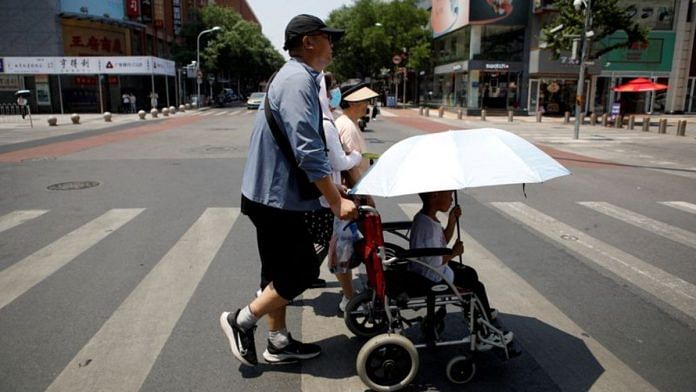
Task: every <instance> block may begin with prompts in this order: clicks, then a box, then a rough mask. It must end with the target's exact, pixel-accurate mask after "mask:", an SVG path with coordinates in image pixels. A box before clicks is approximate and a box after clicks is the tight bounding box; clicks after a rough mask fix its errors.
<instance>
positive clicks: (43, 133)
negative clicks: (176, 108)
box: [0, 108, 206, 146]
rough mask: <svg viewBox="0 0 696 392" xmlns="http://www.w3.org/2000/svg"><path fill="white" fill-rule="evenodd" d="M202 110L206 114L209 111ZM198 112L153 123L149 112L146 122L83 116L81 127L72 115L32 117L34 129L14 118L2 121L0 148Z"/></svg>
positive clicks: (135, 118) (132, 117)
mask: <svg viewBox="0 0 696 392" xmlns="http://www.w3.org/2000/svg"><path fill="white" fill-rule="evenodd" d="M201 110H206V109H205V108H203V109H201ZM195 112H196V110H188V111H186V112H184V113H181V112H177V113H176V114H174V115H169V116H168V117H165V116H163V115H162V113H160V114H159V116H158V117H157V118H156V119H153V118H152V116H151V115H150V113H149V112H148V113H147V115H146V117H145V120H141V119H140V118H139V117H138V115H137V114H136V113H133V114H120V113H119V114H116V113H114V114H112V117H111V122H106V121H104V116H103V115H102V114H97V113H80V123H79V124H73V123H72V120H70V116H71V115H72V113H71V114H32V122H33V125H34V127H33V128H32V127H30V124H29V117H26V118H25V119H24V120H22V118H21V117H20V116H12V117H11V118H6V119H0V146H2V145H7V144H15V143H22V142H28V141H32V140H39V139H45V138H49V137H55V136H63V135H70V134H74V133H80V132H85V131H94V130H99V129H105V128H111V127H117V126H123V125H127V124H132V123H143V124H146V123H148V122H152V121H162V120H166V119H171V118H176V117H181V116H188V115H191V114H192V113H195ZM50 116H56V117H57V118H58V125H57V126H54V127H52V126H49V125H48V122H47V120H48V117H50Z"/></svg>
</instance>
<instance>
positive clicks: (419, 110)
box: [418, 106, 423, 116]
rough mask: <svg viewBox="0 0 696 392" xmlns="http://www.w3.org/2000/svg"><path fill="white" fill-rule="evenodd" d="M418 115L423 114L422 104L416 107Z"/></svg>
mask: <svg viewBox="0 0 696 392" xmlns="http://www.w3.org/2000/svg"><path fill="white" fill-rule="evenodd" d="M418 115H419V116H422V115H423V106H421V107H419V108H418Z"/></svg>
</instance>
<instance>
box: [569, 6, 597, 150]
mask: <svg viewBox="0 0 696 392" xmlns="http://www.w3.org/2000/svg"><path fill="white" fill-rule="evenodd" d="M583 4H584V5H585V25H584V26H583V28H582V37H580V39H581V42H582V52H581V54H580V74H579V75H578V90H577V93H576V97H575V128H574V132H573V139H578V138H579V137H580V123H581V122H582V120H583V119H584V117H585V107H584V106H585V60H586V59H587V54H588V51H589V46H590V45H589V40H588V33H589V32H591V31H592V0H573V5H574V6H575V9H576V10H578V11H579V10H580V8H581V7H582V5H583Z"/></svg>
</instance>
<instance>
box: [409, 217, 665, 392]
mask: <svg viewBox="0 0 696 392" xmlns="http://www.w3.org/2000/svg"><path fill="white" fill-rule="evenodd" d="M399 206H400V207H401V209H402V210H403V211H404V212H405V213H406V215H407V216H409V217H413V216H414V215H415V214H416V213H417V212H418V210H419V209H420V208H421V205H420V204H400V205H399ZM460 233H461V239H462V242H463V243H464V249H466V250H465V252H464V255H463V257H464V264H466V265H471V266H472V267H474V268H475V269H476V270H477V272H478V275H479V277H480V278H481V280H482V281H483V282H484V284H485V285H486V292H487V294H488V296H489V299H490V301H491V304H492V305H493V306H494V307H495V308H497V309H498V310H499V311H500V312H501V314H505V313H508V314H518V315H521V316H524V317H529V318H536V319H537V320H539V321H540V322H542V323H545V324H547V325H549V326H551V327H553V328H555V329H558V330H560V331H563V332H565V333H566V334H568V335H571V336H573V337H575V338H576V339H578V340H580V341H582V342H583V343H584V346H583V345H579V346H574V347H577V348H575V349H576V350H577V356H576V355H574V353H571V352H566V351H561V350H558V348H557V347H556V345H555V344H554V342H553V341H544V339H548V337H540V338H541V340H539V341H536V342H534V343H533V344H525V345H524V349H525V351H527V352H528V353H530V354H532V356H533V357H534V359H535V360H536V361H537V362H538V363H539V364H540V365H541V366H542V367H543V368H544V371H545V372H546V373H547V374H548V375H549V376H550V377H551V378H552V379H553V380H554V381H555V382H556V383H557V384H558V385H559V386H560V389H562V390H565V389H573V388H574V387H576V385H574V384H573V383H574V380H577V379H578V377H580V376H581V374H582V373H583V372H584V371H585V370H584V367H583V366H584V365H583V364H578V365H577V366H573V365H574V364H572V363H568V361H567V358H583V357H586V356H587V354H586V352H585V348H587V349H589V350H590V352H591V353H592V356H593V360H596V361H597V362H598V363H599V365H600V366H601V368H602V369H603V371H602V374H601V375H600V376H599V378H598V379H597V380H595V382H594V384H593V385H592V388H591V390H593V391H612V392H613V391H655V390H656V388H655V387H653V386H652V385H650V383H648V382H647V381H646V380H645V379H643V378H642V377H641V376H640V375H639V374H637V373H635V372H634V371H633V370H631V368H630V367H628V366H627V365H626V364H624V363H623V362H622V361H621V360H620V359H619V358H617V357H616V356H615V355H614V354H612V353H611V352H610V351H609V350H608V349H607V348H605V347H604V346H602V344H601V343H599V342H598V341H597V340H595V339H594V338H592V337H591V336H588V335H587V333H585V331H583V329H582V328H581V327H580V326H579V325H577V324H576V323H575V322H573V320H571V319H570V318H569V317H568V316H566V315H565V313H563V312H562V311H561V310H560V309H558V308H557V307H556V306H555V305H554V304H553V303H552V302H550V301H549V300H547V299H546V297H544V296H543V295H542V294H541V293H539V292H538V291H537V290H536V289H535V288H534V287H532V286H531V285H530V284H529V283H527V282H526V281H525V280H524V279H522V278H521V277H520V276H519V275H517V274H516V273H514V272H513V271H512V270H511V269H510V268H509V267H508V266H507V265H505V263H503V262H502V261H501V260H500V259H498V258H497V257H496V256H495V255H493V254H492V253H491V252H489V251H488V250H487V249H486V248H484V247H483V246H482V245H481V244H480V243H478V242H477V241H476V240H475V239H473V238H472V237H471V236H470V235H469V234H467V233H466V232H464V231H462V230H460ZM503 317H504V316H503ZM513 332H514V333H515V336H516V337H520V339H524V338H526V339H527V340H532V339H536V338H537V337H539V336H538V335H535V332H536V331H513ZM563 339H564V338H563ZM559 343H561V342H559ZM566 349H568V350H570V349H573V348H572V347H570V346H569V345H565V346H564V350H566ZM560 364H562V365H560Z"/></svg>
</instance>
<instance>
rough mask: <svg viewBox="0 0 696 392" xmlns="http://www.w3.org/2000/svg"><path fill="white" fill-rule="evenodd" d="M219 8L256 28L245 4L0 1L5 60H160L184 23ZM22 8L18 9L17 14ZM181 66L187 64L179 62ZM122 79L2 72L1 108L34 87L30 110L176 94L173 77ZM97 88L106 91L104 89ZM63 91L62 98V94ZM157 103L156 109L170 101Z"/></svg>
mask: <svg viewBox="0 0 696 392" xmlns="http://www.w3.org/2000/svg"><path fill="white" fill-rule="evenodd" d="M212 4H217V5H220V6H223V7H229V8H233V9H235V10H237V12H239V13H240V14H241V15H242V17H243V18H244V19H245V20H247V21H252V22H254V23H257V24H258V23H259V22H258V19H257V18H256V16H255V15H254V13H253V11H252V10H251V8H250V7H249V5H248V4H247V2H246V1H245V0H236V1H233V0H218V1H212V0H3V1H2V2H0V25H2V26H3V30H2V31H0V64H1V58H2V57H49V56H75V57H84V56H155V57H159V58H165V59H168V58H171V50H172V47H173V45H174V44H175V43H176V42H177V41H179V40H180V39H179V33H180V31H181V28H182V26H184V25H186V24H187V23H188V22H189V21H190V20H191V18H192V17H194V14H195V12H196V11H197V10H198V9H199V8H201V7H205V6H207V5H212ZM17 10H21V12H17ZM180 65H182V64H180ZM144 78H148V77H147V76H125V75H124V76H121V75H110V76H105V75H89V74H87V75H74V76H72V75H63V76H58V75H45V74H38V75H35V76H34V75H32V76H26V75H11V74H7V73H4V74H3V71H2V70H1V69H0V103H6V102H12V101H14V96H13V94H14V92H15V91H16V90H18V89H29V90H31V91H32V93H33V94H35V95H36V96H35V97H34V98H35V99H30V101H29V102H30V104H31V106H32V111H33V112H59V111H60V110H61V108H62V109H63V111H67V112H95V111H99V110H101V106H102V105H101V104H100V99H99V96H101V101H104V102H106V104H105V105H104V106H105V110H109V111H114V112H116V111H119V110H123V109H122V102H121V97H122V95H123V94H133V95H135V97H136V102H137V103H138V108H143V109H148V108H149V105H150V97H151V95H153V92H154V93H155V94H157V95H158V96H159V97H162V98H163V97H165V95H170V93H171V96H172V99H171V100H169V103H170V104H173V102H174V101H175V99H174V94H175V91H176V90H177V88H178V87H179V86H178V82H177V80H176V78H167V77H161V76H158V77H154V78H153V79H154V80H152V81H151V80H149V78H148V80H145V79H144ZM99 87H101V92H100V89H99ZM59 94H60V95H59ZM162 98H160V101H159V104H160V105H163V104H164V103H166V102H165V101H164V99H162Z"/></svg>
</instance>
